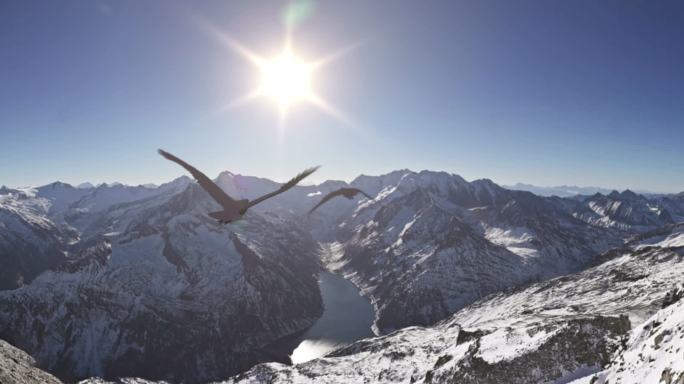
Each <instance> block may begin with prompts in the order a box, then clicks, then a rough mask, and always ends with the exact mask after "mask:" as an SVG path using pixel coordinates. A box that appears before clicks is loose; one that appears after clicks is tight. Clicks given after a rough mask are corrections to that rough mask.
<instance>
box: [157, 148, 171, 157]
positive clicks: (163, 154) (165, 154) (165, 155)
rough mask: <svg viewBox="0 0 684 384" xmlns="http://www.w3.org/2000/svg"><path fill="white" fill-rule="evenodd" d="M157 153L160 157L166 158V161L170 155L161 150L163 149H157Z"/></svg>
mask: <svg viewBox="0 0 684 384" xmlns="http://www.w3.org/2000/svg"><path fill="white" fill-rule="evenodd" d="M157 153H158V154H160V155H162V156H164V157H166V158H167V159H168V158H169V156H170V155H171V154H170V153H168V152H166V151H165V150H163V149H161V148H159V149H157Z"/></svg>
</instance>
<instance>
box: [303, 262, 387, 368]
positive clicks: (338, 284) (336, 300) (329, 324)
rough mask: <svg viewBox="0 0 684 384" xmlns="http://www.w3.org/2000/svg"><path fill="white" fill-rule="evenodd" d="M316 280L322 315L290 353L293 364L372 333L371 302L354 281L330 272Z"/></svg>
mask: <svg viewBox="0 0 684 384" xmlns="http://www.w3.org/2000/svg"><path fill="white" fill-rule="evenodd" d="M318 284H319V286H320V288H321V296H322V297H323V306H324V309H323V316H321V318H320V319H318V321H317V322H316V323H315V324H314V325H313V326H312V327H311V328H309V329H308V330H307V331H306V332H305V333H304V334H303V335H302V336H301V337H300V339H299V340H300V341H299V343H298V344H297V346H296V348H295V349H294V350H293V351H292V354H291V355H290V359H291V360H292V364H299V363H303V362H305V361H309V360H312V359H315V358H318V357H321V356H323V355H325V354H326V353H328V352H330V351H332V350H333V349H335V348H338V347H340V346H343V345H346V344H349V343H352V342H354V341H356V340H359V339H362V338H365V337H370V336H373V332H372V331H371V325H372V324H373V318H374V312H373V306H372V305H371V304H370V302H369V301H368V300H367V299H366V298H365V297H363V296H361V295H360V294H359V290H358V289H357V288H356V286H355V285H354V284H352V283H351V282H349V281H347V280H346V279H344V278H343V277H342V276H339V275H336V274H333V273H330V272H322V273H321V274H320V275H319V278H318Z"/></svg>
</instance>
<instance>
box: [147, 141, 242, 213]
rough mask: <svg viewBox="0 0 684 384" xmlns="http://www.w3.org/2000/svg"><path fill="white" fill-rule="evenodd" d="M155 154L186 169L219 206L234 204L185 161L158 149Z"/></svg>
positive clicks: (217, 187)
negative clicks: (157, 153)
mask: <svg viewBox="0 0 684 384" xmlns="http://www.w3.org/2000/svg"><path fill="white" fill-rule="evenodd" d="M157 152H159V154H160V155H162V156H164V157H165V158H167V159H168V160H171V161H173V162H174V163H177V164H178V165H180V166H181V167H183V168H185V169H187V171H188V172H190V174H191V175H192V177H194V178H195V180H197V183H199V185H200V186H201V187H202V188H204V190H205V191H207V192H208V193H209V195H210V196H211V197H212V198H213V199H214V200H216V202H217V203H219V204H221V206H222V207H224V208H228V207H230V206H233V205H234V204H235V200H234V199H233V198H231V197H230V196H228V194H227V193H225V192H223V190H222V189H221V188H220V187H219V186H218V185H216V184H215V183H214V182H213V181H211V179H209V178H208V177H207V175H205V174H204V173H202V172H200V171H198V170H197V168H195V167H193V166H192V165H190V164H188V163H186V162H185V161H183V160H181V159H179V158H177V157H176V156H174V155H172V154H170V153H168V152H166V151H164V150H162V149H160V150H158V151H157Z"/></svg>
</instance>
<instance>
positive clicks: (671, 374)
mask: <svg viewBox="0 0 684 384" xmlns="http://www.w3.org/2000/svg"><path fill="white" fill-rule="evenodd" d="M679 295H680V297H681V295H682V288H681V287H680V288H679ZM682 353H684V300H681V299H680V300H678V301H677V302H676V303H674V304H672V305H670V306H667V307H666V308H663V309H661V310H660V311H658V312H657V313H656V314H655V315H653V316H652V317H651V318H649V319H648V320H646V321H645V322H644V323H643V324H640V325H639V326H638V327H636V328H635V329H634V330H632V333H631V337H630V339H629V341H628V342H627V344H626V345H625V347H624V349H622V350H619V351H618V352H617V353H616V356H615V357H614V358H613V360H612V361H611V362H610V364H609V365H608V367H607V369H606V370H604V371H602V372H600V373H597V374H595V375H591V376H587V377H585V378H583V379H581V380H577V381H573V384H581V383H587V384H589V383H593V384H608V383H615V384H641V383H670V384H679V383H683V382H684V356H682Z"/></svg>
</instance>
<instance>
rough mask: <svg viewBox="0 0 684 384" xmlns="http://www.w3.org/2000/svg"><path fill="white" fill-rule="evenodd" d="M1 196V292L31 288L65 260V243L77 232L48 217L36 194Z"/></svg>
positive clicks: (46, 205)
mask: <svg viewBox="0 0 684 384" xmlns="http://www.w3.org/2000/svg"><path fill="white" fill-rule="evenodd" d="M5 192H6V193H5V194H0V261H1V262H2V268H0V290H2V289H14V288H18V287H21V286H23V285H24V284H28V283H30V282H31V280H33V278H35V277H36V276H37V275H39V274H40V273H42V272H43V271H45V270H47V269H50V268H54V267H56V266H58V265H60V264H61V263H62V262H64V260H65V259H66V253H65V250H66V243H68V242H69V241H72V240H73V239H74V238H75V237H76V233H75V231H71V230H69V229H67V228H61V227H59V226H57V225H55V224H54V223H53V222H52V221H51V220H50V219H48V218H47V217H46V214H47V209H48V204H47V202H45V201H44V200H42V199H35V198H34V195H33V194H32V193H33V191H18V190H13V191H11V192H10V190H6V191H5Z"/></svg>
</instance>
